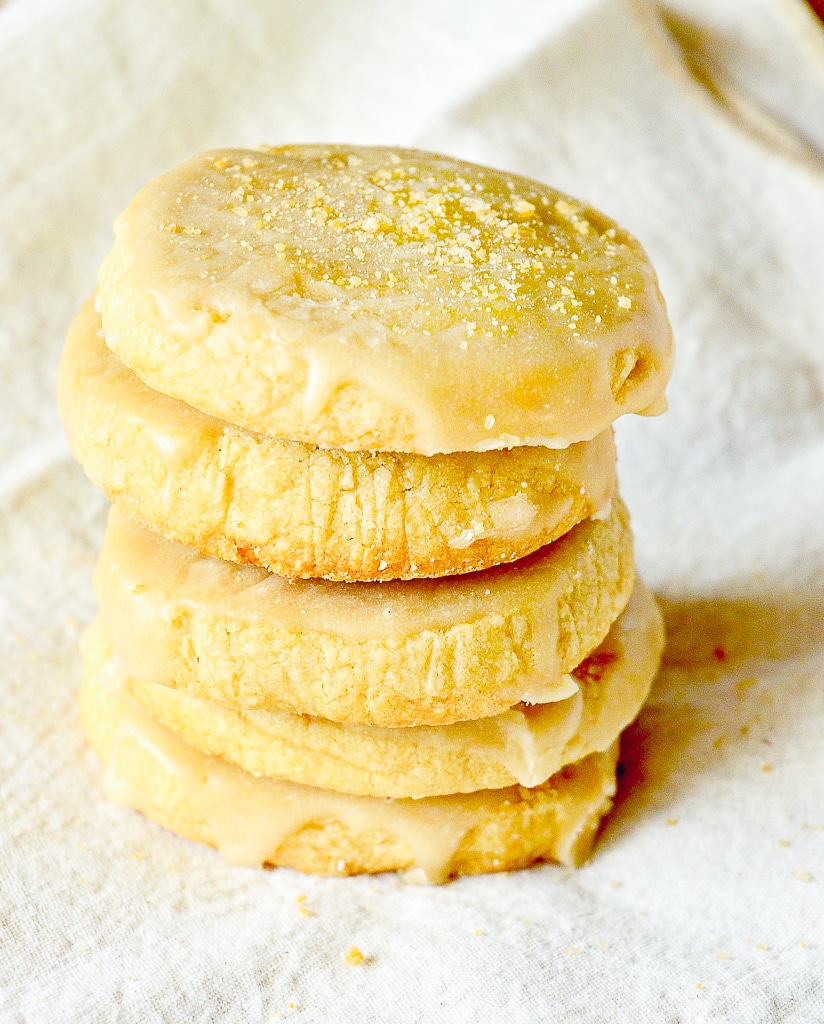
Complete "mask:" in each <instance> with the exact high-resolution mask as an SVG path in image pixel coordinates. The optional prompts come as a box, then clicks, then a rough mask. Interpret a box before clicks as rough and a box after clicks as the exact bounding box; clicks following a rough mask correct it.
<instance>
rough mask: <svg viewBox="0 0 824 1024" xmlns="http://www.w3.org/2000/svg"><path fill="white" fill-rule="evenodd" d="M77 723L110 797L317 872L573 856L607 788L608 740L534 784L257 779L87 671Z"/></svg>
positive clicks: (425, 874)
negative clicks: (382, 791)
mask: <svg viewBox="0 0 824 1024" xmlns="http://www.w3.org/2000/svg"><path fill="white" fill-rule="evenodd" d="M80 711H81V719H82V722H83V726H84V728H85V731H86V734H87V736H88V738H89V741H90V742H91V744H92V746H93V747H94V748H95V749H96V750H97V752H98V753H99V754H100V756H101V757H102V758H103V760H104V761H105V762H106V782H105V788H106V792H107V795H108V796H109V798H110V799H111V800H113V801H115V802H116V803H121V804H125V805H126V806H128V807H133V808H136V809H137V810H139V811H142V812H143V813H144V814H145V815H147V817H149V818H152V819H153V820H154V821H157V822H159V823H160V824H162V825H164V826H166V827H167V828H170V829H172V830H173V831H174V832H177V833H179V834H180V835H182V836H186V837H187V838H190V839H196V840H199V841H200V842H204V843H209V844H210V845H212V846H216V847H217V848H218V849H219V850H220V852H221V853H222V854H223V856H224V857H225V858H226V859H227V860H229V861H231V862H232V863H236V864H245V865H250V866H252V865H262V864H271V865H285V866H288V867H293V868H298V869H299V870H301V871H310V872H313V873H316V874H325V875H354V874H359V873H362V872H376V871H398V870H400V871H406V872H408V874H407V878H408V879H409V880H410V881H419V882H425V881H429V882H443V881H446V880H447V879H448V878H450V877H453V876H455V875H460V874H477V873H480V872H486V871H507V870H510V869H513V868H521V867H525V866H527V865H528V864H532V863H534V862H535V861H538V860H557V861H560V862H561V863H563V864H580V863H581V862H582V861H583V860H584V859H585V858H586V857H587V856H588V854H589V852H590V848H591V845H592V840H593V837H594V835H595V831H596V829H597V827H598V824H599V822H600V820H601V817H602V816H603V815H604V814H605V813H606V812H607V811H608V810H609V807H610V805H611V800H612V796H613V795H614V793H615V762H616V758H617V747H618V744H617V743H616V744H614V745H613V747H612V748H611V749H610V750H608V751H607V752H605V753H599V754H591V755H590V756H589V757H588V758H586V759H584V760H583V761H580V762H578V763H577V764H575V765H570V766H568V767H566V768H564V769H563V770H562V771H560V772H558V773H557V774H556V775H554V776H553V777H552V778H551V779H549V780H548V781H547V782H545V783H544V784H543V785H542V786H539V787H537V788H535V789H525V788H522V787H520V786H511V787H507V788H506V789H495V790H482V791H480V792H478V793H469V794H458V795H453V796H441V797H429V798H427V799H423V800H392V799H385V798H383V797H369V796H351V795H347V794H343V793H336V792H334V791H333V790H329V789H318V788H314V787H311V786H301V785H299V784H298V783H294V782H283V781H281V780H278V779H261V778H256V777H255V776H254V775H250V774H249V773H248V772H244V771H243V770H242V769H241V768H238V767H236V766H235V765H232V764H229V763H228V762H226V761H222V760H221V759H220V758H217V757H210V756H208V755H206V754H201V753H200V752H199V751H196V750H195V749H194V748H193V747H190V746H189V745H188V744H187V743H185V742H184V741H183V740H181V739H179V738H178V737H177V736H175V735H174V733H172V732H170V731H169V730H168V729H166V728H165V727H164V726H162V725H160V724H159V723H158V722H156V721H155V720H154V719H152V718H151V717H150V716H149V715H148V714H147V713H146V712H145V710H143V709H142V708H141V706H140V705H139V704H138V703H137V702H136V701H135V702H129V701H128V700H124V699H122V697H120V696H118V695H117V694H116V693H115V692H113V691H112V690H110V689H109V688H107V686H106V685H105V682H101V680H100V678H98V677H96V676H95V675H94V673H93V672H90V671H87V673H86V675H85V677H84V680H83V685H82V687H81V691H80Z"/></svg>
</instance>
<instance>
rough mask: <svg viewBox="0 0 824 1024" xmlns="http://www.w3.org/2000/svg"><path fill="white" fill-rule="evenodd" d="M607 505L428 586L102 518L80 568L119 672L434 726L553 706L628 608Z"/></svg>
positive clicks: (362, 717)
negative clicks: (318, 568)
mask: <svg viewBox="0 0 824 1024" xmlns="http://www.w3.org/2000/svg"><path fill="white" fill-rule="evenodd" d="M633 579H634V566H633V561H632V534H631V531H630V528H629V521H628V516H627V512H626V508H625V507H624V505H623V504H622V503H621V501H620V500H618V499H616V501H615V502H614V503H613V511H612V512H611V514H610V515H609V517H608V518H607V519H605V520H601V521H596V520H592V519H588V520H586V521H585V522H583V523H580V524H579V525H578V526H576V527H575V528H574V529H573V530H571V531H570V532H569V533H567V534H565V535H564V536H563V537H561V538H560V539H559V540H556V541H554V542H553V543H552V544H550V545H548V546H547V547H545V548H542V549H541V550H540V551H538V552H536V553H535V554H533V555H529V556H527V558H524V559H521V560H520V561H518V562H513V563H511V564H510V565H505V566H498V567H495V568H492V569H486V570H484V571H483V572H478V573H470V574H468V575H465V576H450V577H448V578H446V579H440V580H402V581H401V580H399V581H391V582H387V583H330V582H327V581H322V580H287V579H284V578H283V577H280V576H274V575H272V574H269V573H267V572H266V571H265V570H263V569H259V568H257V567H253V566H239V565H235V564H234V563H231V562H224V561H221V560H219V559H216V558H211V557H209V556H207V555H202V554H201V553H200V552H197V551H195V550H194V549H193V548H189V547H185V546H183V545H182V544H176V543H175V542H174V541H170V540H166V539H164V538H162V537H160V536H159V535H157V534H155V533H153V532H151V531H149V530H146V529H143V528H142V527H140V526H138V525H137V524H135V523H133V522H131V521H130V520H129V519H127V518H126V517H125V516H124V515H123V514H122V513H121V512H119V511H118V509H117V508H116V507H113V508H112V510H111V513H110V517H109V527H108V530H107V533H106V538H105V541H104V544H103V550H102V552H101V555H100V559H99V561H98V564H97V569H96V571H95V588H96V590H97V595H98V598H99V601H100V607H101V613H102V616H103V619H104V621H105V623H106V628H107V631H108V634H109V636H110V638H111V641H112V645H113V647H114V649H115V650H116V651H117V653H118V655H119V656H120V658H121V659H122V662H123V664H124V667H125V669H126V671H127V672H128V674H129V675H130V676H132V677H133V678H135V679H137V680H139V681H142V682H153V683H160V684H165V685H172V686H175V687H177V688H179V689H181V690H183V691H184V692H185V693H188V694H189V695H191V696H194V697H200V698H204V699H207V700H215V701H221V702H224V703H226V704H228V705H229V706H231V707H233V708H235V709H237V710H244V711H246V710H249V709H257V710H268V711H282V710H286V711H297V712H301V713H306V714H310V715H317V716H319V717H322V718H328V719H332V720H333V721H340V722H350V723H351V722H354V723H365V724H371V725H384V726H406V725H443V724H448V723H450V722H455V721H460V720H465V719H474V718H486V717H489V716H491V715H495V714H499V713H500V712H502V711H505V710H506V709H507V708H509V707H511V706H512V705H513V704H517V703H518V702H519V701H521V700H527V701H529V702H531V703H541V702H546V701H551V700H561V699H563V698H564V697H568V696H569V695H570V693H571V692H573V691H574V690H575V689H576V688H577V687H576V686H575V685H574V684H573V685H571V684H570V680H569V678H568V677H567V675H566V674H567V673H569V672H571V671H572V669H574V668H575V667H576V665H578V664H579V663H580V662H581V661H582V660H583V659H584V658H585V657H586V656H587V655H588V654H589V653H591V651H592V650H594V648H595V647H597V646H598V644H599V643H600V642H601V641H602V640H603V638H604V637H605V636H606V634H607V632H608V630H609V627H610V625H611V624H612V623H613V622H614V620H615V619H616V618H617V617H618V615H619V613H620V612H621V610H622V609H623V607H624V605H625V604H626V602H627V601H628V599H629V595H630V592H631V590H632V583H633Z"/></svg>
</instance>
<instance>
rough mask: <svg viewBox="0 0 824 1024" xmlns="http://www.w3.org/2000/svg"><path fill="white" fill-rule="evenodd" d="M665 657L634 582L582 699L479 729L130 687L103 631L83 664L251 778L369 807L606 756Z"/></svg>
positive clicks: (523, 778)
mask: <svg viewBox="0 0 824 1024" xmlns="http://www.w3.org/2000/svg"><path fill="white" fill-rule="evenodd" d="M662 646H663V631H662V627H661V616H660V613H659V612H658V609H657V607H656V605H655V601H654V599H653V598H652V596H651V595H650V594H649V592H648V591H647V590H645V588H644V587H643V584H641V583H640V582H639V581H636V584H635V588H634V590H633V596H632V598H631V599H630V602H629V604H628V605H627V607H626V609H625V610H624V612H623V613H622V614H621V616H620V617H619V618H618V620H617V622H616V623H615V624H614V625H613V627H612V629H611V630H610V632H609V634H608V636H607V637H606V639H605V640H604V641H603V643H602V644H601V645H600V646H599V647H598V648H597V650H596V651H594V652H593V653H592V655H590V656H589V658H587V659H586V661H584V663H583V664H582V665H581V666H579V667H578V668H577V669H576V670H575V672H574V674H573V675H574V679H575V682H576V685H577V684H580V690H578V689H576V692H575V693H573V694H572V695H571V696H570V697H567V698H565V699H564V700H559V701H554V702H552V703H548V704H539V705H535V706H528V705H524V704H519V705H516V706H515V707H514V708H511V709H510V710H508V711H505V712H503V713H502V714H500V715H496V716H494V717H492V718H485V719H480V720H477V721H474V722H461V723H457V724H454V725H443V726H412V727H409V728H406V729H382V728H379V727H375V726H357V725H341V724H338V723H335V722H329V721H327V720H325V719H320V718H311V717H309V716H307V715H292V714H288V713H285V712H281V713H274V712H268V711H247V712H245V713H243V712H236V711H232V710H231V709H230V708H227V707H225V706H223V705H220V704H215V703H213V702H209V701H204V700H198V699H197V698H194V697H189V696H187V695H186V694H184V693H181V692H180V691H179V690H175V689H173V688H171V687H168V686H158V685H154V684H150V683H138V682H136V681H134V680H128V679H127V677H126V674H125V673H124V672H123V670H122V668H121V667H120V665H119V662H118V660H117V658H116V657H115V656H114V655H113V653H112V651H111V646H110V644H109V641H108V638H107V637H106V635H105V629H104V627H103V626H102V624H101V623H100V620H97V621H96V622H95V624H94V625H93V626H92V627H91V628H90V631H89V637H88V639H87V642H86V651H85V656H86V660H87V661H88V662H89V663H90V668H91V670H92V671H97V672H98V674H99V675H100V676H101V677H102V676H104V675H105V677H106V678H107V679H109V680H110V681H111V685H113V686H116V687H117V689H118V691H120V692H123V693H131V694H133V695H134V696H135V697H136V698H137V699H138V700H139V701H140V702H141V704H143V706H144V707H145V708H146V709H147V710H148V712H149V713H150V714H151V716H152V717H153V718H155V719H156V720H157V721H159V722H160V723H161V724H163V725H165V726H166V727H167V728H169V729H171V731H172V732H174V733H175V734H176V735H179V736H180V737H181V738H182V739H184V740H186V742H187V743H189V744H191V745H192V746H193V747H195V749H197V750H200V751H201V752H203V753H206V754H214V755H216V756H219V757H222V758H224V759H226V760H229V761H232V762H234V763H236V764H238V765H239V766H240V767H242V768H244V769H245V770H246V771H249V772H251V773H252V774H254V775H262V776H269V777H277V778H286V779H289V780H291V781H293V782H300V783H304V784H308V785H312V786H322V787H324V788H329V789H334V790H338V791H340V792H347V793H355V794H359V795H366V796H392V797H416V798H418V797H427V796H437V795H442V794H446V793H457V792H472V791H474V790H479V789H495V788H499V787H503V786H510V785H512V784H513V783H515V782H517V783H519V784H520V785H522V786H536V785H539V784H540V783H542V782H544V781H545V780H546V779H547V778H549V776H550V775H552V774H554V773H555V772H556V771H558V770H559V769H560V768H561V767H563V765H565V764H568V763H571V762H573V761H578V760H580V759H581V758H582V757H585V756H586V755H587V754H590V753H592V752H593V751H594V750H603V749H605V748H606V747H608V746H610V745H611V744H612V742H613V741H614V739H615V737H616V736H617V735H618V734H619V733H620V732H621V730H622V729H624V728H625V726H627V725H628V724H629V722H630V721H632V719H633V718H635V716H636V715H637V714H638V711H639V710H640V707H641V704H642V703H643V701H644V699H645V697H646V695H647V692H648V690H649V687H650V684H651V682H652V679H653V676H654V674H655V671H656V669H657V666H658V661H659V658H660V654H661V648H662ZM97 666H99V668H98V667H97Z"/></svg>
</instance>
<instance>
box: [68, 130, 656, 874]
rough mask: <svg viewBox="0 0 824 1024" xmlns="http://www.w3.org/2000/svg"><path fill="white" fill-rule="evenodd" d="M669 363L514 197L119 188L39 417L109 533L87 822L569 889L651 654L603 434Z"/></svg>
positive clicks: (649, 394)
mask: <svg viewBox="0 0 824 1024" xmlns="http://www.w3.org/2000/svg"><path fill="white" fill-rule="evenodd" d="M671 359H672V338H671V333H670V328H669V325H668V322H667V318H666V313H665V310H664V306H663V301H662V299H661V296H660V293H659V291H658V288H657V285H656V281H655V276H654V273H653V271H652V269H651V267H650V266H649V263H648V261H647V259H646V257H645V255H644V253H643V251H642V250H641V248H640V246H639V245H638V243H637V242H636V241H635V240H634V239H633V238H632V237H631V236H630V235H628V234H627V233H626V232H624V231H623V230H622V229H620V228H619V227H618V226H617V225H616V224H614V223H613V222H612V221H610V220H609V219H608V218H606V217H604V216H603V215H602V214H600V213H598V212H597V211H595V210H593V209H591V208H590V207H587V206H585V205H584V204H581V203H579V202H577V201H576V200H574V199H572V198H570V197H568V196H565V195H562V194H560V193H557V192H555V191H553V190H552V189H549V188H547V187H546V186H544V185H541V184H539V183H537V182H534V181H530V180H527V179H524V178H520V177H517V176H514V175H508V174H503V173H500V172H497V171H493V170H490V169H487V168H483V167H478V166H475V165H471V164H466V163H462V162H459V161H456V160H451V159H448V158H445V157H440V156H436V155H434V154H428V153H421V152H417V151H409V150H387V149H379V148H354V147H327V146H304V147H290V148H281V149H270V148H264V149H261V150H254V151H252V150H227V151H215V152H210V153H206V154H202V155H200V156H197V157H195V158H193V159H191V160H189V161H188V162H186V163H184V164H182V165H181V166H180V167H178V168H176V169H175V170H173V171H171V172H169V173H168V174H165V175H163V176H162V177H160V178H159V179H157V180H156V181H154V182H153V183H151V184H150V185H148V186H147V187H146V188H144V189H143V190H142V191H141V192H140V193H139V194H138V196H137V197H136V198H135V200H134V201H133V203H132V204H131V206H130V207H129V208H128V210H127V211H126V212H125V213H124V214H123V216H122V217H121V218H120V220H119V221H118V224H117V233H116V241H115V245H114V248H113V249H112V251H111V253H110V254H109V256H108V257H107V259H106V261H105V262H104V264H103V267H102V270H101V274H100V279H99V284H98V292H97V296H96V300H95V302H94V303H92V302H90V303H89V304H88V305H87V306H86V307H85V308H84V309H83V311H82V312H81V314H80V316H79V317H78V319H77V321H76V322H75V324H74V326H73V328H72V330H71V332H70V334H69V338H68V341H67V345H66V350H65V353H64V356H63V360H62V363H61V368H60V375H59V384H58V390H59V401H60V408H61V414H62V416H63V419H64V422H65V424H66V429H67V432H68V434H69V438H70V442H71V444H72V447H73V450H74V452H75V454H76V455H77V457H78V459H79V460H80V461H81V463H82V464H83V466H84V467H85V469H86V471H87V472H88V473H89V475H90V477H91V478H92V479H93V480H94V481H95V482H96V483H97V484H99V485H100V486H101V487H102V488H103V489H104V490H105V491H106V493H107V494H108V495H109V497H110V498H111V500H112V501H113V503H114V507H113V508H112V511H111V515H110V519H109V526H108V531H107V534H106V538H105V542H104V547H103V551H102V554H101V557H100V560H99V563H98V566H97V570H96V576H95V584H96V588H97V592H98V596H99V599H100V606H101V614H100V616H99V618H98V620H97V621H96V622H95V623H93V625H92V626H91V627H90V629H89V631H88V633H87V635H86V638H85V640H84V645H83V648H84V659H85V676H84V681H83V688H82V693H81V711H82V719H83V723H84V727H85V729H86V732H87V734H88V736H89V739H90V740H91V742H92V744H93V746H94V747H95V748H96V749H97V751H98V752H99V753H100V755H101V756H102V758H103V759H104V761H105V762H106V764H107V775H106V788H107V792H108V793H109V794H110V796H111V797H112V798H113V799H115V800H117V801H119V802H122V803H125V804H127V805H129V806H132V807H136V808H138V809H139V810H141V811H143V812H144V813H145V814H147V815H148V816H149V817H151V818H153V819H155V820H157V821H159V822H161V823H163V824H165V825H166V826H168V827H169V828H172V829H174V830H175V831H176V832H179V833H180V834H182V835H185V836H189V837H191V838H194V839H198V840H201V841H203V842H207V843H211V844H213V845H215V846H217V847H218V848H219V849H220V850H221V852H222V853H223V854H224V855H225V856H226V857H227V858H228V859H230V860H232V861H236V862H240V863H246V864H264V863H266V864H288V865H291V866H293V867H297V868H301V869H303V870H307V871H315V872H322V873H327V874H353V873H356V872H364V871H385V870H394V869H400V870H404V871H406V872H407V873H408V877H410V878H413V879H420V880H430V881H441V880H443V879H445V878H448V877H450V876H453V875H455V874H461V873H472V872H484V871H495V870H505V869H511V868H514V867H520V866H524V865H527V864H529V863H532V862H534V861H536V860H545V859H555V860H559V861H561V862H563V863H579V862H580V861H581V860H582V859H583V858H584V857H585V856H586V855H587V853H588V851H589V848H590V845H591V842H592V838H593V836H594V834H595V831H596V829H597V826H598V822H599V821H600V818H601V816H602V815H603V814H604V813H605V812H606V810H607V809H608V808H609V806H610V800H611V797H612V795H613V794H614V791H615V766H616V757H617V740H618V737H619V735H620V732H621V730H622V729H623V728H624V727H625V726H626V725H627V724H628V723H629V722H630V721H631V720H632V719H633V718H634V717H635V715H636V714H637V712H638V710H639V708H640V706H641V704H642V702H643V700H644V698H645V696H646V693H647V690H648V688H649V685H650V683H651V681H652V678H653V676H654V673H655V670H656V668H657V664H658V659H659V656H660V651H661V647H662V631H661V623H660V617H659V615H658V612H657V609H656V607H655V603H654V601H653V599H652V598H651V596H650V595H649V594H648V593H647V591H645V590H644V588H643V586H642V585H641V583H640V582H638V581H636V580H635V573H634V567H633V558H632V538H631V532H630V528H629V523H628V518H627V514H626V510H625V508H624V506H623V505H622V503H621V501H620V499H619V498H618V497H617V495H616V494H615V493H614V491H615V450H614V445H613V439H612V430H611V423H612V422H613V420H614V419H615V418H616V417H617V416H619V415H621V414H622V413H624V412H641V413H644V414H653V413H656V412H659V411H661V410H662V408H663V405H664V403H663V389H664V386H665V384H666V380H667V377H668V375H669V370H670V365H671Z"/></svg>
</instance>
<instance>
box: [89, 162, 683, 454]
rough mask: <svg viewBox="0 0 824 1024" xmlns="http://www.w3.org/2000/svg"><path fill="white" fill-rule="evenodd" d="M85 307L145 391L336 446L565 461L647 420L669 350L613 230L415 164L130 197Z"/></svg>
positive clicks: (504, 184)
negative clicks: (537, 451)
mask: <svg viewBox="0 0 824 1024" xmlns="http://www.w3.org/2000/svg"><path fill="white" fill-rule="evenodd" d="M98 305H99V309H100V312H101V314H102V318H103V327H104V332H105V335H106V340H107V342H108V344H109V345H110V346H111V347H112V348H113V349H114V351H116V352H117V353H118V354H119V355H120V356H121V358H122V359H123V360H124V361H125V362H126V363H127V364H128V365H129V366H131V367H132V368H133V369H134V370H135V371H136V372H137V373H138V375H139V376H141V377H142V378H143V380H144V381H146V382H147V383H148V384H150V385H151V386H152V387H155V388H156V389H158V390H160V391H163V392H165V393H167V394H169V395H173V396H175V397H178V398H182V399H184V400H185V401H187V402H189V403H190V404H192V405H194V406H197V407H198V408H201V409H203V410H205V411H207V412H210V413H212V414H213V415H216V416H219V417H221V418H223V419H226V420H228V421H230V422H233V423H237V424H241V425H243V426H247V427H250V428H252V429H254V430H258V431H261V432H264V433H269V434H272V435H276V436H281V437H287V438H291V439H294V440H300V441H305V442H308V443H312V444H322V445H328V446H333V447H349V448H352V449H380V450H396V451H413V452H419V453H422V454H425V455H430V454H433V453H435V452H448V451H483V450H488V449H494V448H511V447H515V446H518V445H535V444H539V445H546V446H549V447H555V448H561V447H566V446H567V445H569V444H570V443H572V442H575V441H581V440H589V439H591V438H593V437H595V436H596V435H597V434H599V433H601V432H602V431H603V430H605V429H606V428H607V427H608V426H609V424H610V423H611V422H612V421H613V420H614V419H615V418H616V417H617V416H619V415H621V414H622V413H624V412H644V413H650V412H659V411H661V410H662V408H663V407H664V405H663V391H664V386H665V384H666V381H667V378H668V376H669V372H670V368H671V361H672V336H671V331H670V327H669V324H668V321H667V316H666V311H665V308H664V304H663V300H662V298H661V295H660V292H659V290H658V286H657V283H656V279H655V275H654V272H653V270H652V268H651V266H650V264H649V262H648V260H647V258H646V255H645V254H644V252H643V250H642V249H641V247H640V245H639V244H638V242H637V241H636V240H635V239H634V238H632V236H630V235H629V234H628V233H627V232H625V231H624V230H623V229H621V228H619V227H618V226H617V225H616V224H614V223H613V221H611V220H609V219H608V218H607V217H605V216H604V215H603V214H601V213H599V212H598V211H596V210H594V209H592V208H591V207H589V206H587V205H586V204H584V203H581V202H579V201H577V200H575V199H572V198H571V197H569V196H566V195H563V194H561V193H559V192H557V191H555V190H553V189H551V188H548V187H547V186H545V185H542V184H540V183H538V182H535V181H531V180H529V179H526V178H521V177H519V176H517V175H512V174H507V173H504V172H501V171H494V170H490V169H489V168H483V167H479V166H477V165H473V164H467V163H464V162H461V161H458V160H453V159H450V158H447V157H442V156H437V155H434V154H431V153H423V152H418V151H414V150H402V149H399V150H391V149H382V148H372V149H370V148H353V147H345V146H296V147H285V148H282V149H273V148H263V149H261V150H216V151H212V152H207V153H204V154H201V155H199V156H196V157H193V158H192V159H190V160H188V161H186V162H185V163H183V164H181V165H180V166H179V167H177V168H175V169H174V170H172V171H170V172H168V173H167V174H164V175H162V176H161V177H160V178H158V179H157V180H156V181H154V182H152V183H151V184H149V185H147V186H146V187H145V188H144V189H142V190H141V192H140V193H138V195H137V197H136V198H135V199H134V201H133V202H132V204H131V205H130V206H129V208H128V209H127V210H126V212H125V213H124V214H123V215H122V216H121V217H120V219H119V220H118V222H117V225H116V241H115V245H114V248H113V249H112V252H111V253H110V255H109V256H108V257H107V259H106V261H105V262H104V264H103V267H102V269H101V273H100V278H99V299H98Z"/></svg>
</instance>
